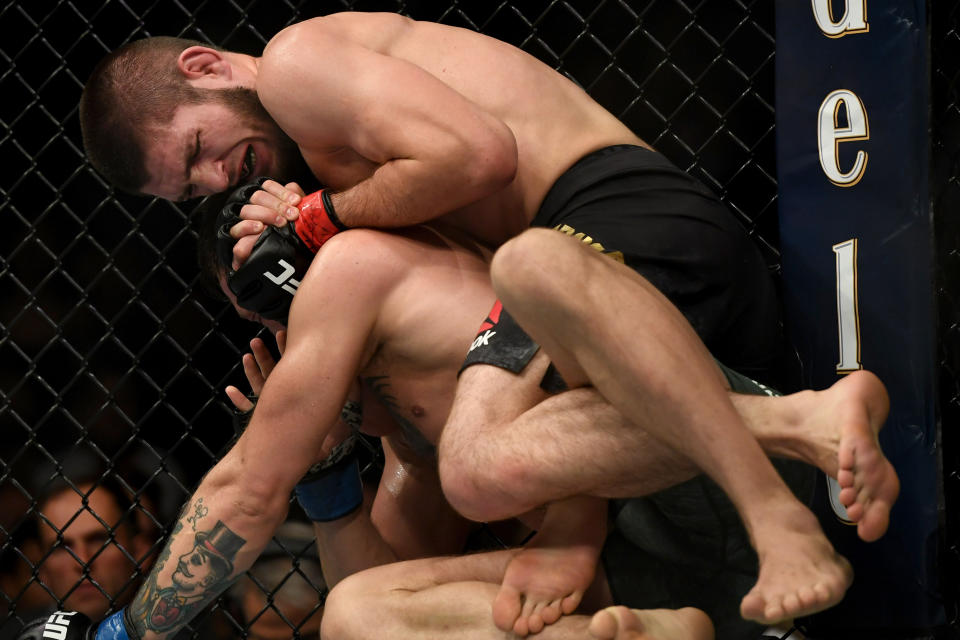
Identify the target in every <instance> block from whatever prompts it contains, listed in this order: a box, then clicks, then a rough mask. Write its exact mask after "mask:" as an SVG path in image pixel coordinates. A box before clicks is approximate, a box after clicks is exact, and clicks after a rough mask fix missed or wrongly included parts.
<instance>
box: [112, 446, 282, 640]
mask: <svg viewBox="0 0 960 640" xmlns="http://www.w3.org/2000/svg"><path fill="white" fill-rule="evenodd" d="M234 464H235V463H234V462H233V461H231V460H230V459H229V457H228V458H225V459H224V461H221V463H219V464H218V465H217V466H216V467H214V469H213V470H211V472H210V473H209V474H208V475H207V477H206V478H205V479H204V480H203V482H202V483H201V484H200V486H199V487H198V489H197V490H196V492H195V493H194V495H193V496H192V497H191V498H190V500H189V501H188V502H187V504H186V505H185V506H184V508H183V511H182V512H181V514H180V516H179V519H178V520H177V522H176V524H175V526H174V530H173V532H172V533H171V535H170V538H169V540H168V541H167V545H166V547H165V548H164V550H163V552H162V553H161V555H160V557H159V558H158V560H157V563H156V565H155V566H154V568H153V570H152V571H151V572H150V574H149V575H148V576H147V578H146V579H145V581H144V583H143V585H142V586H141V588H140V589H139V591H138V592H137V595H136V596H135V598H134V599H133V601H132V602H131V603H130V605H129V607H128V610H127V613H126V623H127V626H128V629H129V631H130V632H131V637H132V636H133V635H137V636H138V637H140V638H142V639H143V640H154V639H159V638H167V637H173V636H174V635H175V634H176V633H177V632H178V631H179V630H180V629H182V628H183V627H184V626H185V625H186V624H187V623H188V622H190V620H192V619H193V618H194V617H195V616H196V614H197V613H199V612H200V611H201V610H202V609H203V608H205V607H206V606H207V605H208V604H209V603H210V602H212V601H213V600H214V599H215V598H217V597H218V596H219V595H220V594H221V593H222V592H223V591H224V590H225V589H226V588H227V587H228V586H229V585H230V584H231V583H232V582H233V580H234V579H235V578H236V577H238V576H239V575H240V574H242V573H243V572H244V571H246V570H247V569H248V568H249V567H250V566H251V565H252V564H253V562H254V561H255V560H256V558H257V557H258V556H259V554H260V552H261V551H262V550H263V548H264V547H265V546H266V545H267V542H268V541H269V540H270V537H271V536H272V535H273V531H274V530H275V529H276V527H277V526H278V525H279V524H280V523H281V522H282V521H283V519H284V517H285V516H286V505H287V501H286V499H285V495H289V493H286V494H283V495H282V496H281V495H280V492H273V493H274V495H275V496H277V497H274V498H266V497H264V498H258V497H257V495H258V492H256V491H251V490H250V487H249V485H248V486H244V483H242V482H238V481H237V478H238V477H239V475H238V474H237V473H236V471H238V470H239V469H237V468H236V467H234V466H233V465H234ZM259 495H265V494H263V493H261V494H259Z"/></svg>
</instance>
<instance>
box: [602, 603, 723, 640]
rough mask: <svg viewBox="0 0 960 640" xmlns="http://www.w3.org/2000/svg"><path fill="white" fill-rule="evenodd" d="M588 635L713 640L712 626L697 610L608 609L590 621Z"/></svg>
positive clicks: (606, 639) (609, 639)
mask: <svg viewBox="0 0 960 640" xmlns="http://www.w3.org/2000/svg"><path fill="white" fill-rule="evenodd" d="M590 635H591V636H592V637H593V638H597V639H598V640H660V639H662V638H688V639H689V640H713V635H714V634H713V625H712V624H711V623H710V619H709V618H708V617H707V616H706V615H705V614H704V613H703V612H702V611H700V610H699V609H692V608H689V607H688V608H686V609H678V610H676V611H673V610H670V609H652V610H649V611H638V610H636V609H634V610H631V609H627V608H626V607H608V608H606V609H604V610H603V611H598V612H597V613H596V614H595V615H594V616H593V620H591V621H590Z"/></svg>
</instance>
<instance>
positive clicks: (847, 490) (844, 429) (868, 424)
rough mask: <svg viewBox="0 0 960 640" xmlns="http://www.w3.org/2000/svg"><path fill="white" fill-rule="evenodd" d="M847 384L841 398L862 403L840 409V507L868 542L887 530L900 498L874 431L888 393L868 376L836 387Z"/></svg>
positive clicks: (859, 374) (856, 375) (882, 416)
mask: <svg viewBox="0 0 960 640" xmlns="http://www.w3.org/2000/svg"><path fill="white" fill-rule="evenodd" d="M841 384H844V385H845V387H846V388H845V389H844V390H843V392H844V393H847V394H848V396H849V397H850V398H851V399H854V398H856V399H859V400H860V402H849V403H847V404H845V405H843V406H841V407H839V409H840V413H839V415H838V416H837V419H838V421H839V423H840V451H839V453H838V455H837V458H838V463H839V470H838V471H837V476H836V477H837V482H838V483H839V484H840V487H841V490H840V502H842V503H843V506H844V507H846V509H847V516H848V517H849V518H850V520H852V521H853V522H856V523H857V535H859V536H860V538H861V539H863V540H865V541H867V542H872V541H874V540H877V539H878V538H880V536H882V535H883V534H884V533H886V531H887V525H889V523H890V509H891V508H892V507H893V503H894V502H895V501H896V500H897V495H898V494H899V493H900V480H899V479H898V478H897V472H896V471H895V470H894V468H893V465H891V464H890V461H889V460H887V458H886V456H884V455H883V451H882V450H881V449H880V441H879V440H878V439H877V432H879V431H880V427H881V426H883V422H884V420H886V418H887V412H888V411H889V409H890V401H889V398H888V397H887V392H886V389H884V387H883V383H881V382H880V379H879V378H877V377H876V376H875V375H873V374H872V373H870V372H869V371H857V372H854V373H852V374H850V375H849V376H847V378H846V379H845V380H841V381H840V382H838V383H837V384H836V385H834V386H835V387H836V386H839V385H841Z"/></svg>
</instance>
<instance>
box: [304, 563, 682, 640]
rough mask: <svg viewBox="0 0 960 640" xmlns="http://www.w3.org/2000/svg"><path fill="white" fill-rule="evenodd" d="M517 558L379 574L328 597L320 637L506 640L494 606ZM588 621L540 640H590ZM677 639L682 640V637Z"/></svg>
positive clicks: (571, 620)
mask: <svg viewBox="0 0 960 640" xmlns="http://www.w3.org/2000/svg"><path fill="white" fill-rule="evenodd" d="M512 555H513V552H511V551H498V552H494V553H483V554H477V555H471V556H461V557H452V558H430V559H426V560H413V561H409V562H401V563H396V564H391V565H385V566H381V567H376V568H374V569H370V570H367V571H362V572H360V573H357V574H354V575H353V576H350V577H349V578H347V579H345V580H343V581H342V582H341V583H339V584H338V585H337V586H336V587H335V588H334V589H333V591H331V592H330V595H329V596H328V597H327V603H326V607H325V609H324V615H323V627H322V629H321V635H322V637H323V638H328V639H330V640H367V639H369V640H379V639H380V638H391V639H392V640H427V639H429V640H437V639H440V640H442V639H443V638H450V639H451V640H495V639H496V640H506V638H508V637H509V634H505V633H504V632H503V631H500V630H499V629H497V628H496V627H495V626H494V625H493V621H492V613H491V608H492V602H493V599H494V597H495V595H496V593H497V590H498V588H499V583H500V581H501V580H502V579H503V575H504V571H505V570H506V565H507V563H508V561H509V560H510V558H511V557H512ZM589 623H590V618H589V617H587V616H567V617H565V618H564V619H563V620H561V621H559V622H557V623H556V624H553V625H551V626H550V627H548V628H547V629H545V630H544V631H543V632H542V633H541V634H540V635H538V636H537V637H538V638H544V639H546V640H573V639H575V638H576V639H582V638H587V637H588V633H587V626H588V625H589ZM676 640H683V639H681V638H679V637H678V638H676Z"/></svg>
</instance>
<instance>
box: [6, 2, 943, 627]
mask: <svg viewBox="0 0 960 640" xmlns="http://www.w3.org/2000/svg"><path fill="white" fill-rule="evenodd" d="M341 10H360V11H396V12H400V13H405V14H407V15H410V16H411V17H414V18H417V19H423V20H432V21H437V22H442V23H446V24H452V25H457V26H463V27H467V28H470V29H476V30H479V31H482V32H484V33H486V34H489V35H491V36H494V37H497V38H499V39H502V40H505V41H507V42H510V43H513V44H515V45H517V46H519V47H521V48H522V49H524V50H526V51H528V52H530V53H532V54H533V55H535V56H537V57H539V58H540V59H542V60H543V61H545V62H546V63H547V64H549V65H551V66H553V67H555V68H556V69H558V70H559V71H560V72H562V73H564V74H566V75H568V76H569V77H571V78H572V79H573V80H575V81H576V82H578V83H579V84H581V85H582V86H584V87H585V88H586V89H587V90H588V91H589V92H590V93H591V94H592V95H593V96H594V97H595V98H596V99H597V100H598V101H599V102H601V103H602V104H603V105H604V106H606V107H607V108H608V109H610V110H611V111H612V112H613V113H614V114H616V115H618V116H619V117H620V118H621V119H622V120H623V121H624V122H625V123H626V124H627V125H628V126H630V127H631V128H632V129H633V130H634V131H635V132H636V133H637V134H638V135H640V136H641V137H642V138H644V139H645V140H647V141H648V142H649V143H651V144H652V145H653V146H655V147H657V148H658V149H660V150H661V151H662V152H663V153H665V154H666V155H667V156H668V157H669V158H670V159H671V160H673V161H674V162H675V163H676V164H677V165H679V166H680V167H681V168H684V169H686V170H688V171H690V172H691V173H693V174H694V175H696V176H697V177H698V178H700V179H701V180H702V181H703V182H705V183H706V184H707V185H708V186H710V187H711V188H712V189H714V190H715V191H716V192H717V193H719V194H720V195H721V197H722V198H723V200H724V201H725V202H726V203H727V205H728V206H729V207H730V208H731V209H732V210H733V211H734V212H735V213H736V214H737V215H738V217H739V218H740V220H741V221H742V222H743V224H744V225H745V226H746V227H747V228H748V229H749V230H750V232H751V234H752V235H753V236H754V238H755V239H756V240H757V241H758V243H759V244H760V245H761V247H762V248H763V250H764V252H765V255H766V257H767V259H768V262H769V263H770V266H771V269H773V270H775V271H776V270H777V269H778V246H779V238H778V229H777V217H776V196H777V185H776V179H775V175H776V167H775V140H774V105H773V95H774V65H773V59H774V52H775V49H774V36H773V24H774V20H773V3H770V2H765V1H763V0H758V1H756V2H750V1H747V0H731V1H730V2H702V3H697V2H694V1H692V0H688V1H681V0H630V1H626V0H563V1H561V0H523V1H522V2H519V1H518V2H498V1H492V0H443V1H442V2H436V1H431V0H410V1H407V2H404V1H402V0H380V1H376V0H369V1H363V0H357V1H353V2H351V1H346V0H342V1H336V0H325V1H324V0H317V1H313V2H305V1H292V0H283V1H281V2H270V1H267V0H235V1H234V0H224V1H217V2H215V1H197V0H178V1H176V2H168V1H150V0H125V1H124V0H121V1H104V2H102V3H99V4H94V3H88V2H79V1H64V0H30V1H29V2H27V1H23V0H22V1H14V2H8V3H6V4H4V5H3V8H2V9H0V33H2V37H0V56H2V58H3V61H4V65H3V70H2V74H0V95H2V96H3V100H0V128H2V129H0V149H2V155H0V157H2V158H3V159H4V170H3V171H2V172H0V194H2V203H0V220H2V223H3V228H4V230H5V233H3V234H0V260H2V262H0V296H2V300H3V304H2V306H0V328H2V336H0V358H2V362H3V366H2V368H0V394H2V400H3V404H2V407H0V501H2V502H0V504H2V508H0V543H2V547H0V580H2V582H0V586H2V593H0V637H9V636H10V635H12V633H13V632H14V631H15V629H17V628H19V626H20V624H21V621H22V620H24V619H29V618H30V617H32V616H31V615H30V614H31V613H34V612H36V611H42V610H48V609H49V607H51V606H53V605H54V604H55V601H57V600H61V601H62V600H63V599H65V598H66V599H68V600H69V598H72V597H76V598H80V597H81V596H82V597H86V598H92V599H96V598H97V597H100V598H102V599H104V600H107V601H109V600H112V596H116V594H117V593H119V591H117V592H112V591H111V592H107V590H106V589H102V590H100V589H97V593H87V592H86V591H87V587H83V586H81V584H80V582H81V580H80V574H78V576H77V578H75V579H73V580H72V583H71V584H68V585H66V590H65V591H56V590H55V588H54V587H53V586H52V585H51V584H47V582H45V581H42V580H41V579H40V576H41V574H42V573H43V572H42V567H43V566H44V565H45V564H48V563H49V564H50V565H51V566H52V565H54V563H55V562H56V560H57V554H60V553H61V552H63V551H64V550H63V548H62V547H58V548H50V547H46V548H45V547H44V546H43V545H42V544H41V541H42V540H43V535H44V530H45V529H47V530H52V529H51V526H58V527H59V526H62V523H61V524H58V523H56V522H55V521H54V518H53V516H52V515H50V513H48V511H50V512H52V511H53V507H52V506H51V507H48V508H47V510H46V511H45V510H44V508H43V505H45V504H46V505H49V504H51V502H52V501H53V499H54V498H53V497H56V496H57V495H58V494H57V492H58V491H60V492H61V493H60V494H59V495H61V496H63V495H66V496H67V497H68V498H69V499H71V500H73V501H74V502H76V503H77V504H79V503H80V501H81V497H80V496H81V495H82V496H85V498H84V499H85V500H86V501H87V502H88V503H90V504H93V501H94V499H95V493H96V492H97V491H98V490H100V489H107V488H110V487H113V491H114V493H116V494H119V495H120V497H119V498H116V500H115V501H116V503H117V505H116V506H117V509H116V510H117V519H114V520H110V519H108V518H106V517H105V516H104V517H102V518H101V521H100V522H99V524H100V525H101V529H103V530H109V531H110V535H109V536H108V537H107V538H104V539H103V540H101V541H100V542H99V543H94V544H93V547H92V551H91V552H90V554H89V556H84V557H81V556H82V555H83V554H80V553H78V552H75V551H71V552H69V553H70V554H71V555H72V560H73V564H74V565H76V566H80V562H83V563H85V564H86V566H88V567H89V568H88V574H84V575H89V576H90V577H95V575H94V570H93V568H92V567H93V566H94V564H93V560H94V559H97V560H99V559H104V558H107V556H108V555H109V554H110V553H112V548H113V547H115V546H116V545H114V543H115V542H116V543H118V544H120V546H122V547H124V551H123V552H122V556H123V557H122V559H121V563H122V562H123V561H125V562H127V563H128V564H130V566H141V567H142V568H143V569H144V570H145V569H146V568H147V567H148V566H149V563H150V561H151V559H152V558H153V557H154V556H155V555H156V553H157V551H158V550H159V549H158V546H159V542H158V541H159V540H160V538H161V536H162V534H163V533H164V532H166V530H167V528H168V527H169V525H170V524H171V522H172V520H173V518H174V517H175V514H176V511H177V509H178V508H179V506H180V505H181V504H182V503H183V502H184V501H185V500H186V498H187V497H188V496H189V495H190V493H191V491H192V489H193V487H194V486H195V485H196V484H197V482H198V481H199V479H200V477H201V475H202V474H203V473H204V472H205V471H206V470H207V469H209V468H210V466H211V465H212V464H213V463H214V461H215V460H217V459H218V457H219V456H220V455H222V454H223V453H224V452H225V450H226V448H227V446H228V445H229V443H230V441H231V439H232V437H233V433H234V432H233V426H232V419H231V413H232V412H231V410H230V407H229V406H228V403H227V401H226V399H225V397H224V395H223V393H222V389H223V388H224V387H225V386H226V385H227V384H236V385H238V386H240V387H241V388H244V387H243V385H244V384H245V382H244V378H243V374H242V370H241V369H240V367H239V363H240V355H241V354H242V352H243V351H244V350H245V348H246V344H247V341H248V340H249V338H250V337H251V336H252V334H253V332H254V330H253V329H252V327H251V325H249V324H248V323H246V322H244V321H242V320H240V319H239V318H237V317H236V316H235V314H234V313H233V311H232V309H231V308H229V307H228V306H227V305H225V304H224V303H221V302H219V301H214V300H212V299H210V298H209V297H208V296H206V295H205V294H204V293H203V290H202V287H201V286H200V284H199V281H198V280H197V277H196V276H197V271H198V269H197V267H196V261H195V257H194V240H195V237H196V234H195V231H194V228H193V223H192V220H191V211H192V209H191V206H190V205H187V206H184V205H178V204H175V203H170V202H166V201H162V200H152V199H144V198H137V197H132V196H127V195H123V194H120V193H115V192H114V191H112V190H111V189H110V188H109V186H108V185H106V184H105V183H104V181H103V180H102V179H101V178H100V177H99V176H98V175H97V174H96V173H95V172H94V171H93V170H92V169H91V168H90V167H89V166H88V165H87V163H86V161H85V159H84V155H83V151H82V148H81V143H80V133H79V125H78V119H77V106H76V105H77V101H78V99H79V96H80V91H81V89H82V85H83V82H84V80H85V79H86V77H87V75H88V73H89V72H90V70H91V69H92V67H93V65H94V64H95V63H96V62H97V61H98V60H99V59H100V57H101V56H102V55H103V54H105V53H106V52H108V51H110V50H112V49H114V48H116V47H117V46H119V45H121V44H123V43H125V42H127V41H129V40H131V39H136V38H140V37H143V36H147V35H177V36H185V37H191V38H195V39H198V40H201V41H206V42H210V43H212V44H216V45H218V46H222V47H224V48H227V49H232V50H238V51H242V52H246V53H252V54H256V53H258V52H259V51H260V50H261V48H262V46H263V45H264V44H265V42H266V41H267V40H268V39H269V37H270V36H272V35H273V34H274V33H276V32H277V31H279V30H280V29H281V28H283V27H284V26H286V25H288V24H291V23H293V22H297V21H300V20H303V19H306V18H310V17H314V16H318V15H324V14H327V13H332V12H335V11H341ZM950 14H951V15H950V21H949V24H948V25H941V26H940V28H939V29H938V30H939V31H943V30H944V28H945V26H946V31H947V32H946V33H940V34H939V35H938V38H939V40H938V42H936V43H935V46H939V47H941V48H942V49H943V53H944V55H941V56H940V58H943V59H946V58H947V57H948V56H947V55H945V54H947V53H952V54H953V55H952V56H951V58H952V59H951V64H952V65H953V66H952V68H943V69H938V70H937V73H936V75H935V78H936V82H938V83H939V85H940V92H939V93H938V94H937V95H938V98H940V99H942V100H941V102H942V104H938V105H937V106H936V107H935V108H936V110H937V113H936V114H935V115H936V116H937V117H938V118H940V119H941V122H942V124H943V125H944V126H945V127H946V126H949V127H951V128H953V129H954V130H955V128H956V126H957V124H958V118H957V102H956V93H955V91H956V62H955V61H956V59H957V56H956V55H955V54H956V52H957V48H958V46H957V45H958V42H957V34H956V32H955V31H954V29H955V27H956V10H953V9H951V10H950ZM955 149H956V147H955V146H954V147H953V148H952V149H950V152H951V154H952V155H951V161H950V164H949V167H947V168H946V170H947V171H948V172H949V175H950V182H949V185H950V189H952V190H953V191H950V190H948V191H949V193H947V194H945V195H944V197H948V196H949V197H952V198H953V200H952V201H954V202H955V201H956V193H955V189H956V187H957V179H958V178H957V176H958V175H960V173H958V167H957V165H956V159H955ZM953 217H954V220H953V221H952V222H951V221H949V220H948V219H947V217H946V216H944V220H943V222H944V224H945V225H946V226H944V227H942V228H940V230H941V231H942V232H948V233H944V234H942V235H941V236H940V238H941V246H940V247H939V250H940V255H941V260H942V262H941V264H942V265H944V269H943V270H942V272H941V282H940V283H941V291H940V298H941V301H942V302H941V318H942V321H943V326H944V327H947V332H948V336H945V339H944V340H943V341H942V343H941V344H942V345H943V350H942V353H941V357H942V361H941V372H942V375H941V392H942V397H943V398H944V399H945V400H946V404H945V407H944V410H943V419H944V424H945V425H947V424H949V423H950V420H951V419H953V418H956V416H957V413H958V407H960V389H958V387H957V384H958V368H960V359H958V350H957V345H958V339H960V336H958V334H960V331H958V328H957V324H956V318H957V317H958V309H957V304H956V303H957V300H956V299H955V296H956V292H957V290H958V288H957V284H956V275H955V274H957V273H960V268H957V262H958V253H957V247H958V246H960V242H958V241H960V237H958V234H957V224H956V220H955V218H956V216H953ZM951 225H952V226H951ZM949 265H953V266H952V267H950V266H949ZM951 273H952V274H954V275H953V276H948V275H947V274H951ZM950 277H952V278H953V280H952V281H951V280H950ZM950 292H952V294H951V293H950ZM951 296H953V297H951ZM952 421H953V424H956V423H957V421H956V420H955V419H953V420H952ZM944 431H945V432H946V431H948V429H945V430H944ZM944 440H945V442H944V444H945V445H946V446H947V452H948V454H949V455H948V456H947V457H945V459H944V463H945V466H946V467H947V468H948V469H949V470H950V471H949V474H948V483H947V484H948V487H947V489H948V491H947V495H946V498H947V506H948V510H947V513H949V514H953V519H951V520H950V521H949V522H948V526H947V530H948V532H949V533H950V535H951V536H952V538H951V540H948V541H947V546H948V548H949V552H950V562H951V563H952V565H951V566H953V567H954V569H956V567H957V565H958V560H960V552H958V548H957V543H956V540H957V530H958V523H957V521H956V515H955V514H956V513H957V507H956V504H955V502H951V499H953V500H956V497H957V496H960V478H958V476H957V469H958V466H960V465H958V462H960V461H958V460H957V457H956V451H957V445H956V444H955V443H953V442H951V441H949V440H948V439H947V434H946V433H945V436H944ZM951 455H952V456H953V457H950V456H951ZM371 459H372V461H373V463H374V465H375V463H376V453H375V452H373V453H372V456H371ZM90 482H93V483H94V484H93V485H91V484H89V483H90ZM65 486H66V489H64V487H65ZM91 487H95V488H96V490H92V489H91ZM64 490H65V491H66V493H65V494H63V493H62V492H63V491H64ZM50 496H53V497H50ZM72 513H73V520H71V522H73V521H76V522H78V523H79V522H80V515H79V514H77V510H76V508H74V510H73V512H72ZM40 514H43V515H40ZM121 516H122V522H127V523H129V524H130V525H131V533H130V535H131V536H137V537H138V538H137V539H139V540H141V541H144V540H145V541H146V544H143V545H140V546H137V545H136V544H135V543H133V542H127V543H124V540H128V539H127V538H123V536H124V535H126V534H123V533H122V531H121V529H122V528H123V527H122V526H121V525H118V521H120V520H121ZM108 520H110V521H108ZM285 536H286V537H284V535H281V536H278V538H277V540H276V541H275V542H274V544H273V545H272V547H271V549H272V554H268V555H269V558H268V559H272V560H274V561H279V562H280V563H281V564H282V565H283V567H285V568H282V569H276V568H275V567H274V568H272V569H263V568H262V567H261V568H260V569H255V570H254V571H252V572H251V574H250V575H249V576H248V578H247V579H244V580H241V581H240V583H239V584H238V587H237V588H235V589H234V591H233V592H231V594H230V595H228V596H225V597H223V598H221V599H220V600H219V601H218V602H217V603H216V604H215V605H214V606H213V607H212V608H211V610H210V612H208V613H207V614H205V615H203V616H201V617H200V619H199V620H198V621H197V622H196V623H195V624H194V625H192V626H191V628H190V630H189V632H188V634H187V635H190V636H192V637H240V636H242V635H243V634H244V633H247V632H250V633H252V631H251V628H252V627H251V625H253V624H256V623H257V622H258V621H259V622H261V623H264V624H265V623H267V622H270V623H271V624H279V625H280V628H281V629H284V630H285V631H286V637H289V636H290V635H293V634H295V633H300V632H303V633H304V634H306V632H307V630H308V629H309V628H312V627H310V625H311V624H313V622H312V621H314V620H316V619H318V618H319V615H318V609H319V607H320V604H319V603H320V602H322V598H323V596H324V594H325V590H324V587H323V585H322V579H321V578H320V577H319V573H318V572H317V571H315V568H313V567H311V566H310V564H311V562H312V560H311V558H313V557H314V556H315V554H314V552H313V550H312V549H310V548H309V544H310V543H309V539H307V538H309V536H307V538H304V537H303V536H302V535H301V534H300V533H298V532H296V531H292V532H291V531H288V532H286V534H285ZM131 539H132V538H131ZM134 549H137V550H136V551H134ZM274 565H276V562H274ZM134 574H135V572H133V571H130V572H128V575H134ZM953 575H957V572H956V571H955V572H954V573H953ZM294 577H296V578H298V579H300V580H301V581H302V582H303V583H304V584H305V585H306V587H305V589H306V591H304V590H303V589H301V591H300V592H299V595H298V596H296V597H294V596H291V598H290V601H296V602H299V603H301V604H302V603H303V602H304V601H305V600H304V597H303V596H304V593H306V594H308V595H310V598H312V604H310V605H304V607H301V608H300V609H297V608H296V607H293V608H292V609H290V610H282V607H280V606H279V605H277V606H273V607H270V606H269V602H274V600H275V601H276V602H279V600H280V599H281V598H280V595H279V594H280V591H279V590H276V589H277V588H278V587H277V585H279V584H281V583H283V584H285V585H290V584H292V583H293V582H295V580H294V579H293V578H294ZM136 583H137V577H136V576H135V577H134V578H133V579H129V580H127V581H126V584H123V585H121V587H122V588H125V589H126V591H124V593H127V592H129V591H130V590H133V589H135V587H136ZM251 585H252V586H253V587H254V588H252V589H250V588H248V587H251ZM301 586H303V585H301ZM284 589H287V587H284ZM290 589H291V590H292V587H290ZM275 590H276V591H275ZM258 594H259V596H258ZM265 594H272V595H271V598H269V599H267V598H266V597H265ZM108 595H110V596H111V597H110V598H108V597H107V596H108ZM274 595H275V596H276V598H275V599H274V598H273V596H274ZM953 595H954V596H955V595H956V594H955V593H954V594H953ZM954 600H955V598H954ZM248 605H249V606H248ZM951 615H952V616H953V618H952V619H953V620H954V621H956V615H957V614H956V611H955V610H953V611H952V614H951ZM278 620H279V622H278ZM283 625H286V626H285V627H284V626H283ZM314 637H315V636H314Z"/></svg>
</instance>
